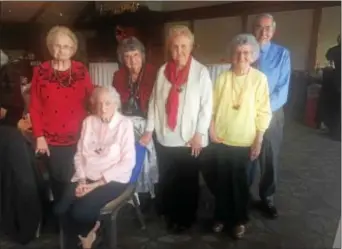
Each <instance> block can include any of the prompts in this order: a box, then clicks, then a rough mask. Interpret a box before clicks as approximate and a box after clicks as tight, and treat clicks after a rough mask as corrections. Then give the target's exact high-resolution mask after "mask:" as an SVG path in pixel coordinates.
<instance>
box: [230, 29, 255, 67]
mask: <svg viewBox="0 0 342 249" xmlns="http://www.w3.org/2000/svg"><path fill="white" fill-rule="evenodd" d="M242 45H250V46H251V47H252V52H253V60H254V61H256V60H257V59H258V58H259V54H260V45H259V43H258V41H257V40H256V39H255V37H254V35H252V34H239V35H237V36H235V37H234V38H233V39H232V41H231V43H230V46H229V52H230V53H231V55H232V54H233V51H235V49H236V48H237V47H239V46H242Z"/></svg>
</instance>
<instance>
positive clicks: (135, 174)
mask: <svg viewBox="0 0 342 249" xmlns="http://www.w3.org/2000/svg"><path fill="white" fill-rule="evenodd" d="M135 154H136V159H135V166H134V168H133V171H132V175H131V179H130V180H129V183H136V182H137V181H138V178H139V176H140V173H141V170H142V168H143V166H144V161H145V155H146V148H145V147H144V146H142V145H141V144H139V143H135Z"/></svg>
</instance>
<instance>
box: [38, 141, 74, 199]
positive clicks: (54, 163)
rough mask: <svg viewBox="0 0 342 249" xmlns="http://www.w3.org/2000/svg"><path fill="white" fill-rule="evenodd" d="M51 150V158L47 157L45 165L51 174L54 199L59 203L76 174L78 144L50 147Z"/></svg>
mask: <svg viewBox="0 0 342 249" xmlns="http://www.w3.org/2000/svg"><path fill="white" fill-rule="evenodd" d="M49 150H50V156H49V157H45V163H46V166H47V169H48V172H49V177H50V187H51V190H52V194H53V198H54V201H55V202H56V203H57V202H58V201H59V200H60V199H61V196H62V195H63V193H64V191H65V189H66V187H67V186H68V185H69V183H70V180H71V178H72V176H73V174H74V172H75V170H74V166H73V164H74V155H75V152H76V144H75V145H69V146H52V145H49Z"/></svg>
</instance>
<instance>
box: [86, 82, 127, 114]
mask: <svg viewBox="0 0 342 249" xmlns="http://www.w3.org/2000/svg"><path fill="white" fill-rule="evenodd" d="M101 93H109V94H110V96H111V97H112V100H113V103H114V105H115V106H116V109H117V110H120V109H121V99H120V94H119V93H118V92H117V91H116V89H115V88H114V87H112V86H98V87H96V88H95V89H94V91H93V92H92V94H91V97H90V102H91V104H92V105H94V104H96V100H97V97H98V95H99V94H101Z"/></svg>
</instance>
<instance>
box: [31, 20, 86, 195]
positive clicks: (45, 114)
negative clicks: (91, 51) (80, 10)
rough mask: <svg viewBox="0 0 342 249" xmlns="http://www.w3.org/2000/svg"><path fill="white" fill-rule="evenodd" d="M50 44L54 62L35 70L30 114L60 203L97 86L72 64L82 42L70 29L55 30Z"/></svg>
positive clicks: (39, 150) (38, 150) (77, 64)
mask: <svg viewBox="0 0 342 249" xmlns="http://www.w3.org/2000/svg"><path fill="white" fill-rule="evenodd" d="M46 42H47V47H48V49H49V52H50V54H51V55H52V57H53V59H52V60H51V61H46V62H43V63H42V64H41V65H39V66H37V67H36V68H34V72H33V78H32V86H31V100H30V106H29V111H30V115H31V121H32V130H33V135H34V137H35V138H36V153H39V154H44V155H46V156H47V168H48V171H49V175H50V181H51V188H52V193H53V196H54V200H55V201H58V200H59V199H60V197H61V195H62V193H63V191H64V186H66V184H68V183H69V182H70V179H71V177H72V175H73V166H72V165H73V159H74V154H75V151H76V143H77V140H78V138H79V134H80V129H81V124H82V121H83V119H84V118H85V117H86V115H87V110H86V105H87V100H88V97H89V96H90V94H91V91H92V89H93V85H92V84H91V81H90V77H89V73H88V70H87V68H86V67H85V66H84V65H83V64H82V63H80V62H77V61H73V60H71V57H72V56H73V55H74V54H75V53H76V51H77V45H78V41H77V37H76V35H75V34H74V33H73V32H72V31H71V30H70V29H69V28H66V27H63V26H56V27H54V28H52V29H51V30H50V31H49V33H48V35H47V38H46Z"/></svg>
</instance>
